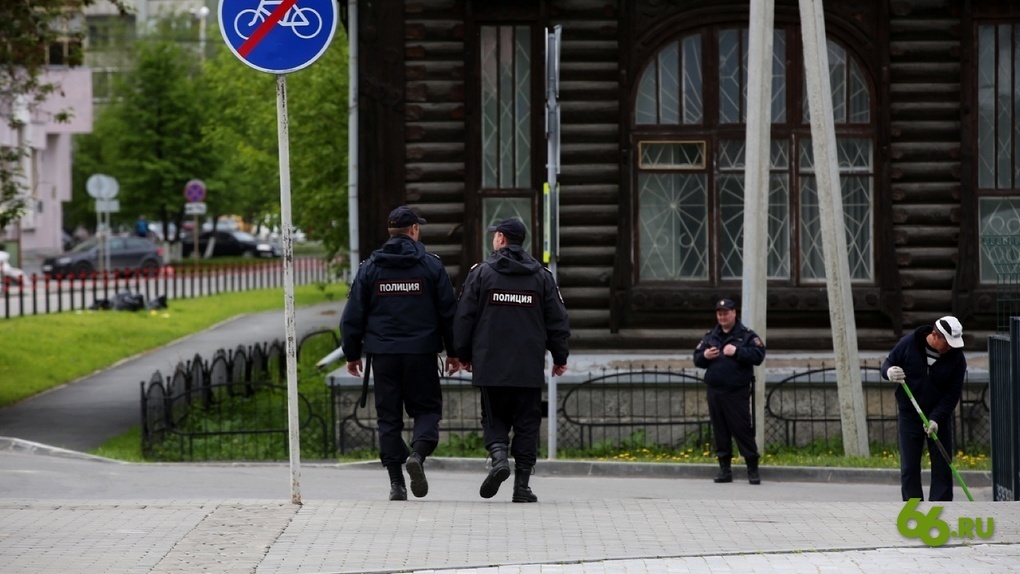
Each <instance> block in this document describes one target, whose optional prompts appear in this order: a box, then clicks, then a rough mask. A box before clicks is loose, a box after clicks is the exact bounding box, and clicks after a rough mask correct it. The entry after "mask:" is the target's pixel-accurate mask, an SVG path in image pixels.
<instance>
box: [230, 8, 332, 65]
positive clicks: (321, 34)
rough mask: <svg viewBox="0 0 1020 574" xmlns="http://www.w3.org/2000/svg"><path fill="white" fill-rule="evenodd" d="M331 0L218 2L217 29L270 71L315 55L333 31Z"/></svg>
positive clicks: (244, 56) (245, 58) (239, 52)
mask: <svg viewBox="0 0 1020 574" xmlns="http://www.w3.org/2000/svg"><path fill="white" fill-rule="evenodd" d="M337 19H338V18H337V8H336V1H335V0H220V5H219V20H220V33H221V34H222V35H223V40H224V41H225V42H226V43H227V46H228V47H229V48H230V51H231V52H233V53H234V55H235V56H237V57H238V58H240V59H241V61H242V62H244V63H245V64H248V65H249V66H251V67H252V68H255V69H256V70H259V71H262V72H269V73H272V74H286V73H288V72H295V71H297V70H300V69H302V68H304V67H306V66H308V65H309V64H311V63H312V62H314V61H315V60H317V59H318V58H319V56H321V55H322V54H323V52H325V51H326V48H328V47H329V43H330V41H331V40H332V39H333V34H334V33H336V24H337Z"/></svg>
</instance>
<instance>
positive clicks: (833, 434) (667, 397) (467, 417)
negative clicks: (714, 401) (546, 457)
mask: <svg viewBox="0 0 1020 574" xmlns="http://www.w3.org/2000/svg"><path fill="white" fill-rule="evenodd" d="M312 341H315V342H316V343H315V346H312V343H311V342H312ZM335 348H336V335H335V334H334V333H332V332H330V331H325V332H320V333H318V334H314V337H313V336H309V337H306V338H305V339H303V340H302V343H301V351H299V357H303V358H300V359H299V367H300V373H302V375H301V376H302V377H303V378H304V379H305V380H311V381H315V382H314V384H312V386H311V387H307V386H304V387H303V390H302V392H301V397H302V398H301V399H300V400H301V404H300V405H299V407H300V411H301V421H302V428H303V429H304V430H303V432H302V438H301V441H302V452H306V453H310V454H311V455H314V456H320V455H321V456H322V457H323V458H332V457H334V456H336V455H338V454H348V453H351V452H353V451H357V450H364V449H370V450H373V451H374V450H376V449H377V448H378V437H377V434H376V412H375V401H374V397H373V395H372V388H371V385H370V387H369V393H368V396H367V400H366V406H365V408H361V407H360V404H359V399H360V398H361V394H362V381H361V379H358V378H355V377H350V376H345V374H344V375H338V376H335V377H332V376H331V377H328V379H329V380H330V384H329V385H323V384H322V383H321V381H322V376H321V375H317V376H314V377H311V376H310V375H309V373H310V369H311V368H312V366H311V365H312V364H313V363H312V361H314V359H315V358H317V357H321V356H324V355H326V354H328V352H329V351H331V350H333V349H335ZM280 363H281V348H280V347H279V344H278V343H273V344H271V345H269V346H266V347H262V346H255V347H253V348H252V349H251V351H250V352H247V353H246V352H245V350H244V349H237V350H236V351H234V352H233V353H226V352H225V351H222V350H221V351H218V352H217V354H216V355H215V356H214V359H213V360H212V361H210V362H208V363H206V362H203V361H202V360H201V358H200V357H197V356H196V357H195V359H193V360H192V361H190V362H189V363H188V364H187V365H182V366H179V367H178V369H177V370H176V372H175V373H174V375H173V377H172V378H171V379H170V380H169V381H167V380H164V379H163V378H162V377H161V376H158V374H157V375H154V377H153V379H152V381H150V383H149V389H148V391H146V389H145V385H144V384H143V394H142V405H143V407H142V412H143V441H149V442H148V443H147V444H148V445H149V446H147V447H146V448H147V450H146V454H147V456H154V457H156V458H159V457H160V456H167V455H166V454H162V455H161V454H160V453H161V452H164V453H166V451H168V450H169V451H172V454H173V456H172V458H170V459H171V460H181V459H185V460H204V459H203V458H201V456H202V451H201V449H199V448H197V447H196V446H195V445H196V444H198V443H197V441H198V440H199V438H201V439H202V440H206V441H208V440H211V438H210V437H211V436H213V435H215V436H217V437H229V441H231V442H229V443H220V448H221V449H226V450H230V449H234V450H236V452H237V453H241V454H242V455H243V457H242V458H244V457H249V456H251V454H249V452H248V451H247V450H245V449H244V447H243V445H244V441H245V440H246V439H245V438H243V437H242V435H244V434H245V432H248V433H250V435H251V436H256V435H258V434H265V433H267V432H275V433H277V434H283V435H285V432H284V431H285V429H286V425H285V424H284V421H281V420H280V419H274V420H276V423H275V425H276V426H271V425H270V427H269V428H267V426H266V425H263V424H261V423H256V422H254V421H256V420H257V418H258V417H257V416H256V414H254V413H256V412H263V411H267V412H273V413H285V412H286V393H284V392H282V390H281V388H280V386H279V382H280V380H281V378H282V377H283V374H282V366H281V365H280ZM878 369H879V367H878V364H874V365H867V364H865V365H862V380H863V384H864V391H865V401H864V402H865V406H866V408H867V413H866V420H867V424H868V432H869V438H870V441H871V443H872V444H873V445H881V446H882V447H886V448H888V447H891V448H893V449H895V448H896V446H895V445H896V436H897V433H896V424H897V422H896V421H897V408H898V407H897V403H896V399H895V396H894V391H895V388H894V386H893V385H891V384H890V383H888V382H887V381H883V380H882V379H881V378H880V376H879V374H878ZM440 382H441V387H442V391H443V418H442V421H441V423H440V430H441V436H442V437H443V441H444V442H446V443H454V442H457V441H461V442H471V438H472V436H474V438H475V439H476V442H477V435H480V434H481V404H480V400H479V393H478V391H477V389H475V388H474V387H472V385H471V380H470V379H469V378H466V377H457V376H455V377H441V379H440ZM274 385H275V386H274ZM555 385H556V387H557V389H556V393H555V394H554V396H559V397H561V398H560V399H559V401H558V404H557V406H556V409H555V413H556V423H557V424H556V425H554V428H555V429H556V432H555V436H550V435H549V428H550V425H548V424H543V427H542V440H543V442H544V443H545V444H547V445H549V449H548V452H550V453H555V452H556V448H563V449H574V450H579V449H590V448H592V447H599V448H603V447H609V448H613V447H619V448H632V447H634V446H648V447H657V448H661V449H673V450H682V449H686V448H689V447H692V446H702V445H706V444H711V441H712V431H711V425H710V424H709V417H708V407H707V399H706V393H705V385H704V383H703V381H702V378H701V371H699V370H681V371H670V370H657V369H641V368H638V369H632V370H618V371H600V372H595V373H589V374H587V375H583V376H575V377H574V379H573V380H572V381H567V382H558V381H557V382H555ZM153 389H157V390H153ZM256 396H258V397H259V399H257V400H256V399H255V398H254V397H256ZM260 401H264V403H263V402H260ZM252 405H254V406H252ZM262 405H265V406H262ZM196 409H201V414H202V416H205V417H211V418H215V419H222V421H225V422H216V423H209V422H205V423H202V424H204V425H207V426H204V427H200V426H198V425H197V423H196V424H194V425H192V426H191V427H189V426H188V422H189V420H190V419H191V418H192V417H197V416H198V415H196V414H195V413H196V412H198V411H197V410H196ZM989 412H990V408H989V400H988V383H987V382H986V381H977V382H971V381H970V380H967V381H966V382H965V384H964V392H963V399H962V401H961V404H960V406H959V407H958V408H957V409H956V412H955V417H956V419H955V422H956V424H955V425H954V433H955V434H954V443H955V445H956V448H957V449H958V450H961V451H964V452H987V450H988V445H989V443H990V422H989ZM185 413H186V414H185ZM765 413H766V415H765V437H766V441H765V442H766V446H765V448H766V450H774V449H777V448H783V447H793V448H804V447H806V446H808V445H811V444H812V443H822V444H826V445H836V444H838V443H839V441H841V439H842V432H841V423H840V417H839V401H838V391H837V384H836V369H835V368H834V367H831V366H826V365H820V366H817V367H810V366H808V367H806V368H803V369H799V370H796V371H791V372H790V373H789V374H788V375H786V376H776V375H770V380H768V381H766V404H765ZM245 417H247V418H245ZM196 420H197V419H196ZM245 421H248V422H245ZM228 422H229V423H230V424H228ZM546 422H548V421H546ZM246 424H247V425H249V427H250V429H249V430H246V429H245V428H244V425H246ZM210 428H211V429H212V430H210ZM324 428H325V430H323V429H324ZM404 428H405V429H406V430H405V432H406V433H407V436H406V437H405V438H406V440H408V441H410V439H411V436H410V432H411V431H410V429H412V428H413V424H412V423H411V421H410V420H406V421H405V427H404ZM168 439H172V440H168ZM156 443H162V444H168V445H171V446H172V448H169V447H166V448H163V449H162V451H160V449H154V448H152V445H153V444H156ZM224 445H226V446H224ZM263 454H264V456H265V458H269V459H274V460H285V459H286V458H287V456H288V452H287V449H286V443H285V438H282V439H281V441H280V442H278V443H275V446H274V452H273V453H260V455H259V456H263ZM217 456H223V457H224V458H238V455H229V454H226V455H217Z"/></svg>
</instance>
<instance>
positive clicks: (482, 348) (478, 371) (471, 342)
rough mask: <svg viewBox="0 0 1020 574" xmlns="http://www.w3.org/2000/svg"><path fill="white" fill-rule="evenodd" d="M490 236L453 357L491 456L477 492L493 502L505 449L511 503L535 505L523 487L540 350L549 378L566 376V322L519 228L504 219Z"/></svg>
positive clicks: (461, 308) (463, 301)
mask: <svg viewBox="0 0 1020 574" xmlns="http://www.w3.org/2000/svg"><path fill="white" fill-rule="evenodd" d="M489 231H490V232H493V233H494V235H493V237H492V249H493V251H494V253H493V254H492V255H491V256H490V257H489V258H488V259H487V260H485V261H484V262H482V263H479V264H477V265H475V266H474V267H472V268H471V272H470V273H468V276H467V279H466V280H465V282H464V289H463V291H462V292H461V294H460V301H459V303H458V305H457V317H456V319H455V322H454V340H455V345H456V346H455V351H456V353H455V354H456V355H457V357H458V359H459V360H460V364H461V367H463V368H464V369H465V370H466V371H468V372H471V373H473V375H472V384H473V385H474V386H476V387H479V389H480V390H481V398H482V427H483V432H484V436H485V447H486V448H487V449H488V450H489V453H490V455H491V457H492V468H491V470H490V471H489V473H488V475H487V476H486V477H485V480H484V481H483V482H482V486H481V488H480V489H479V494H480V495H481V497H482V498H492V497H493V496H495V495H496V492H497V491H498V490H499V486H500V484H501V483H502V482H503V481H505V480H506V479H507V478H509V476H510V462H509V460H508V459H507V452H508V450H509V452H510V454H512V455H513V457H514V464H515V469H514V491H513V498H512V500H513V501H514V502H538V497H537V496H535V494H534V493H533V492H532V491H531V487H530V486H529V485H528V482H529V479H530V477H531V474H532V472H533V471H534V468H535V462H536V460H537V458H538V441H539V427H540V425H541V422H542V386H543V384H544V383H545V377H544V375H543V370H544V365H545V352H546V350H548V351H550V352H551V353H552V361H553V367H552V375H553V376H558V375H562V374H563V373H564V372H566V370H567V355H569V348H568V345H567V339H568V338H569V337H570V324H569V321H568V319H567V310H566V307H565V306H564V305H563V299H562V298H561V297H560V292H559V289H558V288H557V287H556V280H555V278H554V277H553V275H552V273H550V272H549V270H548V269H545V268H544V267H542V266H541V265H540V264H539V263H538V261H536V260H535V259H534V258H533V257H532V256H531V255H529V254H528V253H527V252H526V251H525V250H524V248H523V247H522V244H523V243H524V238H525V235H526V234H527V230H526V229H525V227H524V224H523V223H522V222H521V221H519V220H517V219H504V220H503V221H501V222H499V224H497V225H496V226H494V227H489ZM511 431H513V442H512V443H511V440H510V433H511Z"/></svg>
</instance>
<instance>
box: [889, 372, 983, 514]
mask: <svg viewBox="0 0 1020 574" xmlns="http://www.w3.org/2000/svg"><path fill="white" fill-rule="evenodd" d="M900 384H901V385H903V390H904V391H906V393H907V397H908V398H909V399H910V403H911V404H912V405H914V408H915V409H916V410H917V416H919V417H921V422H922V423H924V428H925V429H927V428H928V417H926V416H924V413H923V412H921V406H920V405H918V404H917V400H915V399H914V393H912V392H910V387H908V386H907V382H906V381H900ZM929 436H930V437H931V440H932V441H934V442H935V446H937V447H938V448H939V452H941V453H942V458H944V459H946V464H948V465H949V470H952V471H953V477H954V478H956V482H958V483H960V488H962V489H963V493H964V494H966V495H967V500H969V501H971V502H974V497H973V496H971V495H970V490H969V489H967V485H966V484H964V482H963V477H962V476H960V472H959V471H958V470H956V466H955V465H954V464H953V460H952V459H951V458H949V453H948V452H946V447H944V446H942V441H940V440H939V435H938V433H935V432H933V433H931V434H929ZM902 454H903V453H900V455H901V456H902Z"/></svg>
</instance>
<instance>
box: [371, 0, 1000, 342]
mask: <svg viewBox="0 0 1020 574" xmlns="http://www.w3.org/2000/svg"><path fill="white" fill-rule="evenodd" d="M824 10H825V26H826V34H827V41H828V59H829V71H830V74H829V78H830V83H831V86H832V98H833V114H834V119H835V131H836V139H837V149H838V156H839V165H840V180H841V184H842V189H843V198H844V217H845V221H846V229H847V231H846V233H847V244H848V251H849V261H850V273H851V276H852V278H853V299H854V305H855V319H856V323H857V328H858V336H859V347H860V348H861V349H874V350H887V349H889V348H891V347H892V345H893V344H894V343H895V341H896V340H897V339H898V337H899V336H900V335H901V334H902V333H904V332H906V331H907V330H910V329H913V328H914V327H916V326H918V325H922V324H925V323H930V322H932V321H934V320H935V319H937V318H938V317H940V316H942V315H945V314H949V313H953V314H956V315H957V316H959V317H960V318H961V320H962V321H963V323H964V326H965V330H966V332H967V339H968V347H969V348H971V349H974V350H979V349H980V350H983V349H984V348H985V343H984V340H985V339H984V338H985V336H987V334H989V333H990V332H994V331H995V329H996V327H997V307H998V295H999V292H1000V291H1001V289H1002V286H1001V285H1000V283H1001V282H1002V278H1003V275H1001V274H1000V273H998V272H997V269H998V268H997V267H996V265H995V263H998V262H1000V260H1003V259H1004V258H1008V257H1015V254H1016V252H1015V250H1011V249H1007V250H1005V251H1002V250H1000V251H999V252H994V251H993V250H990V249H987V248H985V247H983V245H984V243H983V241H982V238H983V237H984V238H989V237H999V238H1001V237H1010V236H1011V234H1014V233H1020V198H1016V197H1015V196H1016V190H1017V188H1018V187H1020V145H1018V142H1020V122H1018V121H1017V119H1018V118H1016V117H1014V116H1020V3H1018V2H1016V1H1014V0H987V1H982V2H977V1H974V0H966V1H955V0H889V1H885V0H883V1H871V0H866V1H862V2H842V1H836V0H828V1H826V2H825V3H824ZM748 14H749V4H748V2H747V1H738V0H512V1H511V0H505V1H492V0H408V1H400V0H375V1H366V0H359V2H358V5H357V18H358V51H359V56H358V59H359V62H358V64H359V73H358V78H357V81H358V85H359V88H358V89H359V98H360V99H359V108H358V110H359V111H358V119H359V131H360V136H359V150H358V152H359V157H360V160H359V171H358V174H359V180H358V189H359V194H360V209H359V226H360V235H359V239H360V245H361V255H362V257H367V256H368V254H369V253H370V252H371V250H373V249H375V248H377V247H378V245H379V244H380V243H381V242H382V241H384V240H385V238H386V230H385V225H384V220H385V215H386V213H387V212H388V211H389V210H390V209H392V208H393V207H395V206H397V205H400V204H404V203H406V204H409V205H411V206H413V207H414V208H415V209H416V210H417V211H418V212H419V213H420V214H421V215H422V216H423V217H425V218H427V219H428V224H427V225H425V226H423V234H422V241H423V242H424V243H425V244H426V246H427V248H428V249H429V250H430V251H432V252H435V253H437V254H439V255H440V256H441V257H442V259H443V262H444V263H445V265H446V267H447V269H448V270H449V272H450V275H451V277H453V278H454V282H455V284H457V285H458V287H459V285H460V283H461V282H462V280H463V278H464V277H465V275H466V272H467V270H468V269H469V268H470V267H471V265H473V264H474V263H476V262H478V261H480V260H482V259H483V258H484V257H485V256H486V255H487V254H488V249H489V247H488V245H489V238H488V236H487V234H486V233H485V232H484V228H485V226H487V225H489V224H490V223H491V222H493V221H496V220H498V219H502V218H503V217H510V216H515V217H520V218H521V219H523V220H524V221H525V223H526V224H527V225H528V229H529V232H530V236H529V242H530V243H529V248H530V251H531V252H532V253H533V254H538V255H539V256H541V253H542V243H541V240H542V233H543V231H544V227H543V226H544V216H545V213H544V205H543V195H542V193H543V184H544V182H545V181H546V179H547V177H546V163H547V146H546V135H545V111H544V110H545V105H546V93H545V90H546V86H545V77H546V56H545V51H546V35H547V31H548V30H549V29H551V28H552V27H554V26H560V27H561V35H562V44H561V52H560V74H559V78H560V85H559V99H558V101H559V106H560V110H561V152H560V162H561V169H560V173H559V185H560V214H559V215H560V229H559V237H560V250H559V259H558V262H557V277H558V280H559V282H560V285H561V289H562V293H563V297H564V300H565V301H566V304H567V307H568V310H569V312H570V319H571V325H572V328H573V330H574V336H573V337H572V345H573V346H574V347H575V348H589V349H598V348H606V349H655V348H658V349H678V350H687V349H691V348H693V345H694V344H695V343H696V341H697V340H698V338H699V337H700V336H701V334H703V333H704V332H705V330H707V329H708V328H710V327H711V326H712V325H713V322H714V315H713V311H712V309H713V305H712V303H713V301H714V300H715V299H717V298H718V297H721V296H727V297H732V298H734V299H735V300H737V301H739V300H740V293H741V280H740V276H741V272H742V260H741V256H742V255H741V250H742V249H741V245H742V235H741V234H742V219H743V168H744V166H743V152H744V147H743V146H744V138H745V129H746V126H745V124H744V121H745V119H746V109H747V98H748V94H747V90H746V81H747V65H748V57H747V49H746V45H747V34H748ZM799 20H800V17H799V11H798V6H797V2H796V1H791V0H777V1H776V14H775V32H774V50H773V51H774V55H773V66H772V68H773V69H772V72H773V76H772V77H773V81H772V85H773V87H772V94H771V100H772V143H771V146H772V150H771V151H772V153H771V166H770V184H769V190H768V197H769V235H770V241H769V248H768V277H769V280H768V297H767V300H768V311H767V313H768V319H767V320H768V336H767V339H768V341H767V343H768V345H769V347H770V348H772V349H819V350H826V349H831V348H832V347H831V345H832V343H831V332H830V327H829V315H828V310H827V295H826V289H825V274H824V268H823V262H824V260H823V255H822V252H821V240H820V237H819V236H820V233H819V225H818V209H817V193H816V191H815V188H814V176H813V158H812V154H811V151H810V149H811V135H810V126H809V116H808V113H807V103H806V96H805V87H804V72H803V70H804V63H803V53H802V48H801V37H800V36H801V31H800V26H799ZM752 97H753V95H752ZM986 241H987V240H986ZM752 327H753V325H752Z"/></svg>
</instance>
